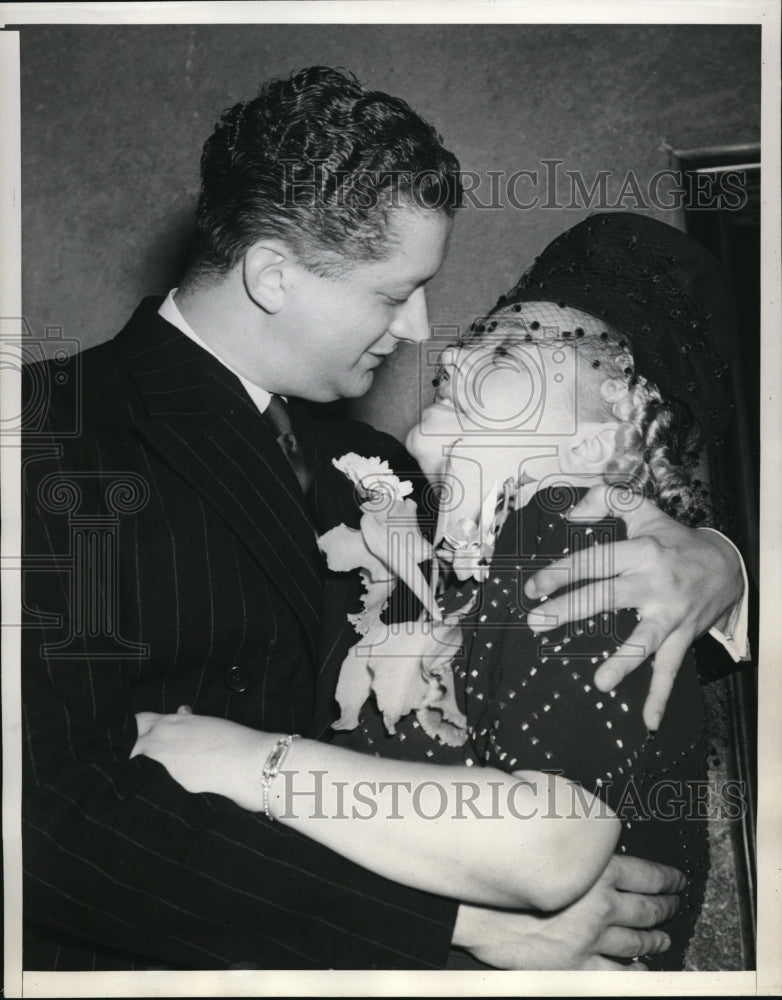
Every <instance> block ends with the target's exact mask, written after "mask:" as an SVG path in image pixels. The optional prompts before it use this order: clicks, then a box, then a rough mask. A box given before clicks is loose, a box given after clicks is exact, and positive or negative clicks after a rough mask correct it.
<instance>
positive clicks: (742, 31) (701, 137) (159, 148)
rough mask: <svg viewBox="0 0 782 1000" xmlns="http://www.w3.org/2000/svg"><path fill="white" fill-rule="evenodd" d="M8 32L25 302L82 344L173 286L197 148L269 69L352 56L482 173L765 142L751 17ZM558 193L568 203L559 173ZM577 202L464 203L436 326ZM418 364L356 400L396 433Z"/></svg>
mask: <svg viewBox="0 0 782 1000" xmlns="http://www.w3.org/2000/svg"><path fill="white" fill-rule="evenodd" d="M21 36H22V43H21V49H22V170H23V189H22V197H23V216H22V217H23V280H24V308H25V315H26V317H27V319H28V320H29V322H30V324H31V326H32V328H33V330H34V332H35V333H36V334H38V335H42V334H43V331H44V328H45V326H47V325H57V326H62V327H63V331H64V336H65V337H74V338H77V339H78V340H79V341H80V342H81V344H82V345H83V346H84V347H88V346H91V345H93V344H97V343H99V342H101V341H103V340H105V339H107V338H109V337H111V336H113V335H114V334H115V333H116V332H117V331H118V330H119V328H120V327H121V326H122V324H123V323H124V322H125V320H126V319H127V317H128V316H129V314H130V313H131V311H132V310H133V308H134V307H135V305H136V304H137V302H138V300H139V299H140V298H141V297H142V296H144V295H146V294H152V293H161V294H162V293H165V292H166V291H167V290H168V288H169V287H171V286H172V285H173V284H175V283H176V281H177V280H178V277H179V273H180V269H181V267H182V262H183V253H184V246H185V243H186V241H187V238H188V234H189V232H190V228H191V217H192V211H193V207H194V203H195V197H196V193H197V188H198V160H199V155H200V149H201V145H202V143H203V141H204V140H205V139H206V137H207V136H208V135H209V133H210V132H211V131H212V128H213V126H214V124H215V122H216V120H217V118H218V117H219V114H220V112H221V111H222V110H223V109H224V108H226V107H229V106H230V105H232V104H233V103H235V102H236V101H238V100H241V99H243V98H246V97H248V96H251V95H252V94H254V93H255V91H256V90H257V87H258V85H259V84H260V83H261V82H262V81H263V80H264V79H265V78H267V77H268V76H272V75H287V74H288V73H290V72H292V71H293V70H295V69H298V68H300V67H302V66H305V65H310V64H314V63H321V64H327V65H337V66H344V67H347V68H349V69H352V70H353V71H354V72H355V73H356V74H357V76H358V77H359V79H360V80H361V81H362V82H363V83H365V84H367V85H370V86H372V87H374V88H377V89H381V90H386V91H388V92H390V93H393V94H397V95H399V96H401V97H403V98H405V99H406V100H407V101H408V103H410V104H411V105H412V107H414V108H415V109H416V110H417V111H418V112H419V113H421V114H422V115H423V116H424V117H426V118H428V119H429V120H430V121H432V122H433V123H434V124H435V125H436V126H437V128H438V129H439V131H440V132H441V133H442V135H443V137H444V139H445V141H446V145H448V146H449V147H450V148H451V149H453V150H454V152H455V153H456V154H457V155H458V156H459V158H460V160H461V163H462V166H463V168H464V169H466V170H472V171H477V172H478V173H479V174H480V175H482V177H483V178H484V185H486V184H488V180H487V179H486V171H489V170H495V171H504V172H505V174H506V175H510V174H512V173H513V172H514V171H516V170H520V169H529V170H535V169H537V170H542V167H541V161H542V160H544V159H547V158H556V159H559V160H562V161H563V164H562V168H561V169H562V170H577V171H580V172H581V173H582V174H583V175H584V177H585V178H586V179H587V181H588V182H589V183H591V181H592V180H593V179H594V177H595V175H596V174H597V172H598V171H599V170H610V171H612V175H613V176H612V181H611V184H610V185H609V191H610V192H612V195H613V196H614V197H615V196H616V194H617V193H618V190H619V186H620V184H621V181H622V179H623V178H624V177H625V176H626V174H627V173H628V171H631V170H632V171H633V172H634V173H635V175H636V176H637V177H638V179H639V180H640V181H641V182H642V185H645V184H646V183H647V182H648V180H649V178H650V177H651V176H652V175H653V174H654V173H655V172H656V171H658V170H661V169H664V168H666V167H668V165H669V159H668V157H669V154H668V151H667V147H668V146H672V147H674V148H678V149H682V148H694V147H701V146H712V145H720V144H735V143H745V142H757V141H759V139H760V121H759V116H760V29H759V28H758V27H755V26H712V25H709V26H677V27H669V26H643V25H630V26H598V25H581V26H570V25H541V26H523V25H521V26H520V25H509V26H481V25H456V26H452V25H428V26H401V25H372V26H355V25H326V26H317V25H312V26H305V25H280V26H263V25H244V26H228V25H224V26H214V25H212V26H188V25H183V26H163V27H160V26H118V27H114V26H111V27H109V26H74V27H69V26H57V27H30V28H22V29H21ZM487 192H488V188H487V187H485V186H484V187H482V188H481V189H480V190H479V192H478V195H479V197H480V200H481V201H483V202H485V201H486V200H487ZM519 193H520V194H522V195H525V196H529V197H531V196H532V195H533V194H534V193H537V194H539V195H541V196H543V195H544V193H545V192H544V190H543V188H542V186H541V187H539V188H537V189H536V191H533V189H532V187H531V185H529V184H527V185H526V186H521V187H520V188H519ZM560 196H561V197H562V198H564V200H565V201H566V202H567V201H568V200H569V198H568V191H567V187H566V186H565V187H563V188H562V189H561V191H560ZM541 200H543V197H541ZM626 207H628V208H633V207H634V206H633V205H632V203H630V202H628V203H626ZM585 214H586V210H585V209H575V210H564V209H562V210H552V209H544V208H537V209H532V210H526V211H522V210H519V209H516V208H513V207H512V206H510V205H509V204H508V203H507V200H505V204H504V207H501V208H499V209H496V210H487V209H479V208H476V207H469V208H467V209H465V210H464V211H463V212H462V213H460V217H459V219H458V221H457V225H456V230H455V233H454V237H453V240H452V243H451V251H450V255H449V257H448V260H447V261H446V264H445V267H444V268H443V270H442V272H441V273H440V275H438V276H437V278H436V279H435V280H434V281H433V283H432V285H431V289H430V294H429V303H430V319H431V321H432V323H436V324H442V325H464V324H465V323H469V321H470V319H471V317H472V316H473V315H474V314H477V313H480V312H481V311H482V310H484V309H486V308H487V307H488V306H490V305H491V304H493V302H494V301H495V299H496V297H497V296H498V295H499V294H500V293H501V292H503V291H504V290H506V288H507V287H509V286H510V285H511V284H512V283H513V282H515V280H516V279H517V278H518V276H519V274H520V273H521V272H522V270H523V269H524V268H525V267H526V265H527V264H528V263H529V262H531V260H532V258H533V257H534V255H535V253H536V252H537V251H538V250H540V249H541V248H542V247H543V246H544V245H545V244H546V243H547V242H548V241H549V240H550V239H551V238H552V237H553V236H554V235H556V234H557V233H558V232H560V231H561V230H562V229H564V228H566V227H567V226H568V225H571V224H573V223H574V222H576V221H578V220H579V219H580V218H582V217H583V216H584V215H585ZM652 214H654V215H657V216H658V217H660V218H663V219H666V220H667V221H669V222H673V223H676V222H677V221H678V219H677V216H676V214H675V213H673V212H668V213H666V212H664V211H659V210H652ZM419 368H420V365H419V355H418V353H417V352H416V351H415V350H414V349H412V348H405V349H403V350H400V351H399V352H397V354H396V355H395V356H394V357H393V358H392V359H391V362H390V363H388V365H387V367H386V368H385V369H384V370H382V372H381V374H380V375H379V376H378V378H377V380H376V383H375V385H374V387H373V389H372V391H371V392H370V393H369V395H368V396H367V397H366V398H365V399H364V400H361V401H360V402H358V403H357V404H354V406H353V409H354V412H355V413H356V414H357V415H358V416H361V417H362V418H363V419H368V420H370V421H371V422H372V423H374V424H376V425H377V426H379V427H382V428H384V429H386V430H390V431H391V432H392V433H396V434H397V435H403V434H404V433H405V431H406V430H407V428H408V427H409V426H410V425H411V424H412V423H413V422H414V420H415V418H416V414H417V409H418V401H419V398H420V391H419V385H424V386H426V385H427V383H428V379H429V378H430V377H431V373H430V372H427V371H425V370H424V371H422V372H421V374H420V375H419ZM424 392H425V394H427V395H428V391H427V390H426V389H424Z"/></svg>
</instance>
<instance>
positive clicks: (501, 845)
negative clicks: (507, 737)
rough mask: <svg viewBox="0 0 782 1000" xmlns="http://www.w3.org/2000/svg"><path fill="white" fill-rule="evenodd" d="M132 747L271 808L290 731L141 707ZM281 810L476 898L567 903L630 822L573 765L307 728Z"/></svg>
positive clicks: (384, 871)
mask: <svg viewBox="0 0 782 1000" xmlns="http://www.w3.org/2000/svg"><path fill="white" fill-rule="evenodd" d="M136 718H137V722H138V739H137V741H136V745H135V747H134V749H133V753H132V756H135V755H136V754H144V755H145V756H147V757H151V758H153V759H154V760H157V761H159V762H160V763H161V764H162V765H163V766H164V767H165V768H166V769H167V771H168V772H169V773H170V774H171V776H172V777H173V778H174V779H175V780H176V781H178V782H179V783H180V784H181V785H182V786H183V787H184V788H185V789H186V790H187V791H190V792H212V793H216V794H220V795H224V796H227V797H228V798H230V799H232V800H233V801H234V802H235V803H236V804H237V805H239V806H241V807H242V808H244V809H247V810H250V811H252V812H260V811H262V810H263V788H262V783H261V771H262V769H263V766H264V764H265V763H266V760H267V758H268V756H269V753H270V752H271V750H272V748H273V747H274V745H275V743H276V742H277V740H278V739H279V736H277V735H274V734H269V733H262V732H258V731H257V730H254V729H249V728H247V727H245V726H240V725H238V724H236V723H233V722H228V721H226V720H224V719H216V718H211V717H207V716H197V715H192V714H190V713H189V712H181V713H179V714H177V715H157V714H155V713H151V712H142V713H139V715H137V717H136ZM270 792H271V794H270V800H269V807H270V812H271V814H272V816H273V817H274V818H275V819H277V820H279V822H281V823H284V824H285V825H287V826H290V827H292V828H294V829H296V830H298V831H299V832H301V833H303V834H305V835H306V836H308V837H310V838H312V839H313V840H316V841H318V842H319V843H321V844H324V845H325V846H327V847H330V848H331V849H333V850H334V851H336V852H338V853H339V854H342V855H343V856H344V857H346V858H349V859H350V860H351V861H354V862H356V863H358V864H360V865H362V866H363V867H365V868H367V869H369V870H371V871H374V872H376V873H377V874H380V875H383V876H385V877H386V878H389V879H392V880H393V881H396V882H400V883H402V884H404V885H410V886H414V887H416V888H419V889H422V890H424V891H427V892H432V893H436V894H438V895H444V896H451V897H454V898H457V899H460V900H463V901H465V902H470V903H477V904H483V905H488V906H502V907H514V908H535V909H541V910H552V909H558V908H560V907H562V906H566V905H568V904H569V903H571V902H572V901H573V900H575V899H577V898H578V897H579V896H581V895H582V893H584V892H585V891H586V890H587V889H588V888H589V887H590V886H591V885H592V884H593V883H594V881H595V880H596V879H597V878H598V877H599V875H600V874H601V873H602V872H603V870H604V868H605V867H606V865H607V864H608V861H609V859H610V857H611V854H612V852H613V850H614V847H615V845H616V841H617V838H618V833H619V824H618V821H617V819H616V817H615V816H614V815H613V814H612V813H611V812H610V810H609V809H608V808H607V807H606V806H605V805H604V804H603V803H602V802H601V801H600V800H598V799H596V798H595V797H594V796H592V795H590V794H588V793H587V792H585V791H584V790H583V789H582V788H580V787H579V786H575V785H571V784H570V783H569V782H567V781H566V780H565V779H564V778H561V777H558V776H554V775H546V774H542V773H539V772H532V771H531V772H517V774H516V775H508V774H505V773H503V772H501V771H497V770H494V769H492V768H470V767H466V766H451V767H449V766H442V765H433V764H419V763H412V762H403V761H395V760H388V759H383V758H379V757H373V756H369V755H365V754H360V753H355V752H353V751H350V750H345V749H342V748H340V747H334V746H331V745H329V744H325V743H318V742H316V741H314V740H296V741H295V742H294V743H293V744H292V745H291V747H290V751H289V753H288V756H287V758H286V759H285V762H284V764H283V768H282V771H281V773H280V774H279V776H277V777H276V778H275V779H273V781H272V783H271V789H270Z"/></svg>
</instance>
